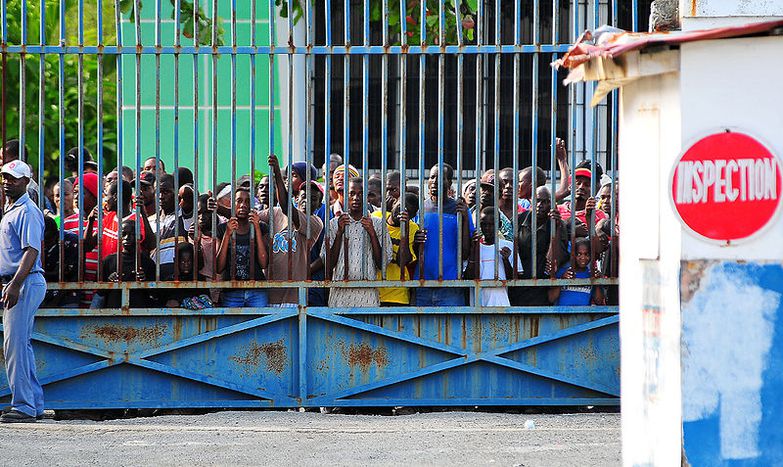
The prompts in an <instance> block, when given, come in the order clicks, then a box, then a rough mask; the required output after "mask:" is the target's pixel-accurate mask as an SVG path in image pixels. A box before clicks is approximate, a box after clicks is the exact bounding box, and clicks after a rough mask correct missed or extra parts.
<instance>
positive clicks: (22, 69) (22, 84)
mask: <svg viewBox="0 0 783 467" xmlns="http://www.w3.org/2000/svg"><path fill="white" fill-rule="evenodd" d="M80 5H81V4H80ZM79 24H80V26H81V22H80V23H79ZM20 25H21V28H20V29H21V36H20V44H21V45H23V46H24V45H27V0H21V20H20ZM79 57H81V55H80V56H79ZM80 77H81V76H80ZM26 91H27V53H25V52H24V51H23V52H22V53H20V54H19V158H20V159H21V160H22V161H23V162H28V154H27V144H26V143H27V141H26V138H27V134H26V129H27V99H26V98H27V94H26ZM80 97H81V94H80ZM80 122H81V119H80ZM39 181H41V182H43V181H42V180H39ZM41 198H43V195H42V196H41Z"/></svg>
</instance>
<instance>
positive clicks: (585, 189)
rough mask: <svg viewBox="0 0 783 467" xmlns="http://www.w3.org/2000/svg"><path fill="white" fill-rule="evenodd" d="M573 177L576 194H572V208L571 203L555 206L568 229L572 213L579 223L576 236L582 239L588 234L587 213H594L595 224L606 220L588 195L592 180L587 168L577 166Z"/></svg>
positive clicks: (594, 201)
mask: <svg viewBox="0 0 783 467" xmlns="http://www.w3.org/2000/svg"><path fill="white" fill-rule="evenodd" d="M574 176H575V177H576V181H575V182H574V184H575V185H576V192H575V193H574V196H573V198H574V202H573V207H572V204H571V201H566V202H565V203H563V204H560V205H558V206H557V210H558V211H560V217H561V218H562V219H563V221H564V222H565V223H566V225H567V226H569V227H570V222H569V220H570V219H571V211H572V210H573V211H574V216H576V219H577V220H578V221H579V222H577V226H576V229H577V230H576V236H577V237H584V236H587V233H588V232H589V227H588V225H589V224H588V220H589V219H588V218H587V213H589V212H595V222H596V223H598V221H600V220H602V219H605V218H606V213H604V212H603V211H601V210H600V209H596V200H595V198H594V197H593V196H592V195H591V193H590V181H591V179H592V172H591V171H590V169H589V168H587V167H583V166H582V167H580V166H577V167H576V170H574Z"/></svg>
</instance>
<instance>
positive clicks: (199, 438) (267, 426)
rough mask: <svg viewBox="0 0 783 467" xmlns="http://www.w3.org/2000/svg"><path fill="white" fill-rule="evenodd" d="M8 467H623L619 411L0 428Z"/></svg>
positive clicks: (288, 415) (230, 416) (243, 414)
mask: <svg viewBox="0 0 783 467" xmlns="http://www.w3.org/2000/svg"><path fill="white" fill-rule="evenodd" d="M0 440H1V441H0V445H2V450H1V451H0V452H2V457H0V464H2V465H9V466H11V465H13V466H19V465H79V466H81V465H86V464H93V465H368V464H379V465H509V466H539V465H541V466H549V465H568V466H572V465H579V466H605V465H619V464H620V462H621V457H620V415H619V414H617V413H579V414H518V413H482V412H431V413H411V414H408V415H398V416H386V415H345V414H324V413H311V412H295V411H290V412H279V411H234V412H215V413H207V414H203V415H165V416H155V417H143V418H142V417H139V418H131V419H114V420H107V421H100V422H99V421H90V420H64V421H55V420H51V419H47V420H43V421H40V422H38V423H33V424H0Z"/></svg>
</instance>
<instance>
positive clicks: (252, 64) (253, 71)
mask: <svg viewBox="0 0 783 467" xmlns="http://www.w3.org/2000/svg"><path fill="white" fill-rule="evenodd" d="M232 9H233V11H236V2H235V1H234V2H233V3H232ZM270 21H271V19H270ZM250 45H251V46H252V48H253V51H252V53H251V54H250V151H249V154H250V157H249V159H250V160H249V163H250V203H251V207H253V208H256V193H257V192H258V187H257V186H256V54H257V53H258V48H257V47H256V0H250ZM259 181H260V180H259ZM258 208H261V206H258ZM250 246H251V251H253V252H255V229H250ZM250 264H251V265H253V269H254V268H255V261H252V262H251V263H250ZM251 270H252V269H251ZM253 273H254V274H255V271H253ZM252 277H253V279H255V275H253V276H252Z"/></svg>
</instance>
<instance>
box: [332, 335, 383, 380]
mask: <svg viewBox="0 0 783 467" xmlns="http://www.w3.org/2000/svg"><path fill="white" fill-rule="evenodd" d="M339 347H340V351H341V353H342V354H343V358H344V359H345V360H346V361H348V365H350V366H351V367H354V366H358V367H359V369H360V370H361V371H362V372H365V373H366V372H367V370H369V369H370V367H371V366H372V364H373V363H374V364H375V365H376V366H377V367H378V368H385V367H386V366H387V365H388V364H389V356H388V352H387V351H386V347H384V346H380V347H378V348H375V349H374V348H372V346H370V344H368V343H366V342H362V343H361V344H359V345H356V344H351V345H350V346H348V348H346V347H345V344H343V343H340V344H339Z"/></svg>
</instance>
